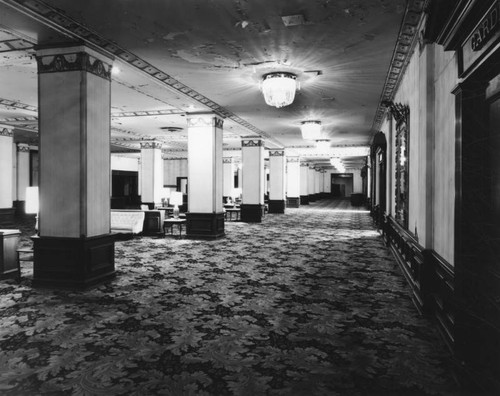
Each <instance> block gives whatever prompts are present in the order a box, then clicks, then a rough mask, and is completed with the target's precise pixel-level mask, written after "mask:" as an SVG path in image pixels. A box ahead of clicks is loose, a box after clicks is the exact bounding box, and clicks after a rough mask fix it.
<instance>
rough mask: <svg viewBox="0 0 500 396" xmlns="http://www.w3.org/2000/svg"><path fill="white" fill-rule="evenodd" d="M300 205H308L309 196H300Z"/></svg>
mask: <svg viewBox="0 0 500 396" xmlns="http://www.w3.org/2000/svg"><path fill="white" fill-rule="evenodd" d="M300 204H301V205H309V195H301V196H300Z"/></svg>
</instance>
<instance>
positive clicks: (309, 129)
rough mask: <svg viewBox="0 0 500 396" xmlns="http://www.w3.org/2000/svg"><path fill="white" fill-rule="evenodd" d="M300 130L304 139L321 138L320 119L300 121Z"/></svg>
mask: <svg viewBox="0 0 500 396" xmlns="http://www.w3.org/2000/svg"><path fill="white" fill-rule="evenodd" d="M300 130H301V132H302V138H304V139H305V140H321V121H302V126H301V127H300Z"/></svg>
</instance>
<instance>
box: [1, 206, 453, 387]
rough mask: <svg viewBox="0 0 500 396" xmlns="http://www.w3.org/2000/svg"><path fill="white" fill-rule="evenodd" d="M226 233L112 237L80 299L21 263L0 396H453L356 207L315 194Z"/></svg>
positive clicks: (440, 352)
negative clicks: (109, 273)
mask: <svg viewBox="0 0 500 396" xmlns="http://www.w3.org/2000/svg"><path fill="white" fill-rule="evenodd" d="M31 220H32V219H30V220H29V221H28V222H24V223H23V224H21V225H20V227H21V229H22V230H23V237H24V238H23V242H22V243H23V244H29V243H30V240H29V238H28V236H29V235H31V233H32V232H33V231H32V227H33V222H32V221H31ZM226 233H227V237H225V238H223V239H221V240H217V241H211V242H210V241H196V240H187V239H177V238H172V237H166V238H152V237H137V238H134V239H133V240H130V241H123V242H117V243H116V269H117V278H116V280H114V281H113V282H111V283H109V284H106V285H102V286H100V287H97V288H95V289H93V290H90V291H85V292H68V291H51V290H42V289H33V288H32V287H31V279H30V277H31V268H30V266H29V265H27V266H25V268H24V269H23V280H22V282H21V283H20V284H18V283H16V282H15V281H2V282H0V318H1V322H0V394H2V395H37V394H48V395H66V394H74V395H120V394H123V395H230V394H234V395H457V394H458V392H457V389H456V388H455V385H454V382H453V380H452V378H451V374H450V362H449V360H448V359H449V355H448V352H447V350H446V349H445V347H444V346H443V344H442V342H441V340H440V339H439V336H438V333H437V331H436V330H435V328H434V326H433V325H432V324H431V323H430V322H429V321H428V320H426V319H425V318H422V317H419V316H418V313H417V311H416V309H415V308H414V306H413V305H412V302H411V299H410V294H409V291H408V288H407V286H406V284H405V281H404V279H403V276H402V275H401V273H400V271H399V269H398V267H397V265H396V263H395V261H394V259H393V258H392V256H391V255H390V253H389V251H388V249H387V248H386V247H385V246H384V244H383V241H382V239H381V237H380V236H379V234H378V233H377V232H376V231H375V229H374V228H373V226H372V222H371V218H370V216H369V214H368V213H367V212H363V211H359V210H357V209H355V208H351V207H350V206H349V204H348V203H347V202H346V201H341V202H335V201H319V202H315V203H313V204H312V205H310V206H309V207H301V208H300V209H288V210H287V213H286V214H284V215H277V214H274V215H267V216H266V217H265V218H264V220H263V222H262V223H260V224H246V223H241V222H226Z"/></svg>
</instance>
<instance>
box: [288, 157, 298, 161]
mask: <svg viewBox="0 0 500 396" xmlns="http://www.w3.org/2000/svg"><path fill="white" fill-rule="evenodd" d="M286 162H300V157H286Z"/></svg>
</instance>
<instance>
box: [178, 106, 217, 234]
mask: <svg viewBox="0 0 500 396" xmlns="http://www.w3.org/2000/svg"><path fill="white" fill-rule="evenodd" d="M223 123H224V121H223V120H222V119H221V118H219V117H217V116H215V114H214V113H191V114H189V115H188V209H189V212H188V213H186V219H187V223H186V235H187V237H188V238H193V239H216V238H220V237H223V236H224V210H223V205H222V188H223V180H222V126H223Z"/></svg>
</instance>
